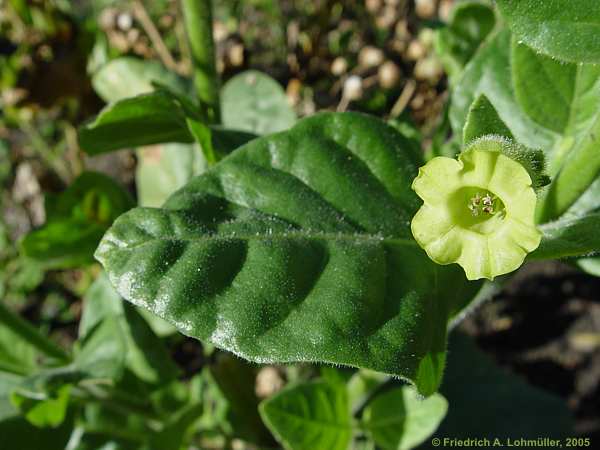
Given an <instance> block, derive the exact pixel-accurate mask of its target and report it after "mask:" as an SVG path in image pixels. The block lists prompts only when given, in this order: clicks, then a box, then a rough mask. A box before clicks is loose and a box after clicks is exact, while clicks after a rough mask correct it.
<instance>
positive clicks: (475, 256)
mask: <svg viewBox="0 0 600 450" xmlns="http://www.w3.org/2000/svg"><path fill="white" fill-rule="evenodd" d="M507 145H510V144H509V143H508V142H507V141H505V140H502V139H498V138H484V139H481V140H479V141H476V142H474V143H473V144H472V145H471V146H470V147H469V148H468V149H467V150H466V151H464V152H463V153H461V155H460V156H459V159H458V161H457V160H455V159H452V158H445V157H437V158H433V159H432V160H430V161H429V162H428V163H427V164H426V165H425V166H423V167H421V168H420V169H419V175H418V176H417V178H415V180H414V182H413V185H412V188H413V189H414V191H415V192H416V193H417V194H418V195H419V197H421V199H423V202H424V204H423V206H422V207H421V209H419V211H418V212H417V214H415V216H414V218H413V220H412V223H411V229H412V233H413V236H414V238H415V239H416V241H417V242H418V243H419V245H420V246H421V247H422V248H423V249H424V250H425V251H426V252H427V254H428V255H429V257H430V258H431V259H432V260H433V261H435V262H436V263H438V264H451V263H458V264H460V265H461V266H462V268H463V269H464V271H465V273H466V275H467V278H468V279H469V280H477V279H480V278H487V279H490V280H492V279H494V277H495V276H497V275H502V274H505V273H508V272H512V271H513V270H515V269H517V268H518V267H519V266H520V265H521V264H523V260H524V259H525V256H526V255H527V253H529V252H532V251H533V250H535V249H536V248H537V247H538V245H539V244H540V240H541V233H540V232H539V231H538V230H537V228H536V226H535V222H534V213H535V204H536V194H535V192H534V189H533V187H532V181H531V177H530V175H529V173H528V172H527V170H526V169H525V168H524V167H523V166H522V165H521V164H519V163H518V162H516V161H514V160H513V159H511V158H509V157H507V156H505V155H504V154H503V153H504V152H503V146H507Z"/></svg>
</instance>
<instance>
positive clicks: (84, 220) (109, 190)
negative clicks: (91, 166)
mask: <svg viewBox="0 0 600 450" xmlns="http://www.w3.org/2000/svg"><path fill="white" fill-rule="evenodd" d="M132 206H133V200H132V198H131V196H130V195H129V194H128V193H127V192H126V191H125V190H123V188H122V187H120V186H119V185H118V184H116V183H115V182H114V181H113V180H112V179H111V178H109V177H107V176H106V175H102V174H100V173H95V172H84V173H82V174H81V175H80V176H79V177H78V178H77V179H76V180H75V181H74V182H73V184H72V185H71V186H69V188H68V189H67V190H66V191H64V192H62V193H61V194H58V195H49V196H48V197H47V198H46V211H47V221H46V224H44V226H43V227H41V228H39V229H37V230H34V231H32V232H30V233H29V234H27V235H26V236H25V237H24V238H23V240H22V241H21V249H22V251H23V253H24V254H25V255H26V256H28V257H29V258H32V259H35V260H37V261H39V262H41V263H42V264H44V266H46V267H50V268H71V267H77V266H81V265H85V264H88V263H90V262H92V261H93V256H92V255H93V254H94V249H95V247H96V246H97V245H98V242H99V241H100V239H101V238H102V235H103V234H104V232H105V231H106V229H107V228H108V226H109V225H110V224H111V223H112V221H113V220H114V219H115V218H116V217H117V216H118V215H119V214H121V213H123V212H125V211H126V210H127V209H129V208H131V207H132Z"/></svg>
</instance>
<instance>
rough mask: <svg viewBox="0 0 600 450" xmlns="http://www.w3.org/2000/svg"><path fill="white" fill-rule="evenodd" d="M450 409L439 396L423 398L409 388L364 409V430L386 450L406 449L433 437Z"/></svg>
mask: <svg viewBox="0 0 600 450" xmlns="http://www.w3.org/2000/svg"><path fill="white" fill-rule="evenodd" d="M447 410H448V402H447V401H446V399H445V398H444V397H442V396H441V395H440V394H435V395H432V396H431V397H429V398H427V399H423V398H421V397H420V396H419V394H418V393H417V392H416V391H415V390H414V389H413V388H412V387H409V386H403V387H400V388H396V389H393V390H391V391H387V392H384V393H382V394H379V395H378V396H376V397H375V399H373V400H372V402H371V403H369V405H368V406H367V407H366V408H365V411H364V415H363V423H364V427H365V428H366V429H367V431H368V432H369V434H370V435H371V436H372V437H373V440H374V441H375V442H376V443H377V444H378V445H380V446H381V447H382V448H384V449H389V450H407V449H411V448H414V447H416V446H418V445H419V444H421V443H422V442H424V441H425V440H426V439H427V438H428V437H429V436H431V435H432V434H433V433H434V432H435V430H436V429H437V427H438V426H439V424H440V422H441V421H442V420H443V419H444V416H445V415H446V411H447Z"/></svg>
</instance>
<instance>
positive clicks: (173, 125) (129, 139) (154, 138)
mask: <svg viewBox="0 0 600 450" xmlns="http://www.w3.org/2000/svg"><path fill="white" fill-rule="evenodd" d="M193 141H194V138H193V136H192V135H191V134H190V132H189V130H188V128H187V125H186V115H185V112H184V109H183V107H182V106H181V104H180V103H179V102H178V100H177V99H176V98H175V97H174V96H173V95H171V94H170V93H168V92H165V91H156V92H152V93H150V94H142V95H138V96H137V97H131V98H126V99H124V100H120V101H118V102H116V103H112V104H110V105H108V106H107V107H106V108H104V109H103V110H102V111H101V112H100V114H99V115H98V117H96V119H95V120H94V121H92V122H91V123H88V124H87V125H84V126H83V127H81V128H80V129H79V144H80V146H81V148H82V149H83V151H85V152H86V153H87V154H89V155H97V154H100V153H105V152H110V151H112V150H119V149H122V148H127V147H139V146H141V145H150V144H160V143H163V142H186V143H190V142H193Z"/></svg>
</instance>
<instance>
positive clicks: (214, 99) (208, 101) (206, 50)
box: [181, 0, 221, 123]
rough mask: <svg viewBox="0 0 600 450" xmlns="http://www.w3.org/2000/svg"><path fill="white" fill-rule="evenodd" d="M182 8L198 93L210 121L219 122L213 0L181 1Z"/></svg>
mask: <svg viewBox="0 0 600 450" xmlns="http://www.w3.org/2000/svg"><path fill="white" fill-rule="evenodd" d="M181 9H182V12H183V20H184V22H185V28H186V32H187V36H188V41H189V44H190V50H191V54H192V64H193V71H194V85H195V87H196V95H197V96H198V98H199V100H200V102H201V103H202V104H203V106H204V107H205V108H206V112H207V119H208V121H209V122H211V123H220V121H221V111H220V105H219V78H218V75H217V69H216V63H215V43H214V40H213V34H212V2H211V0H181Z"/></svg>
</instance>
